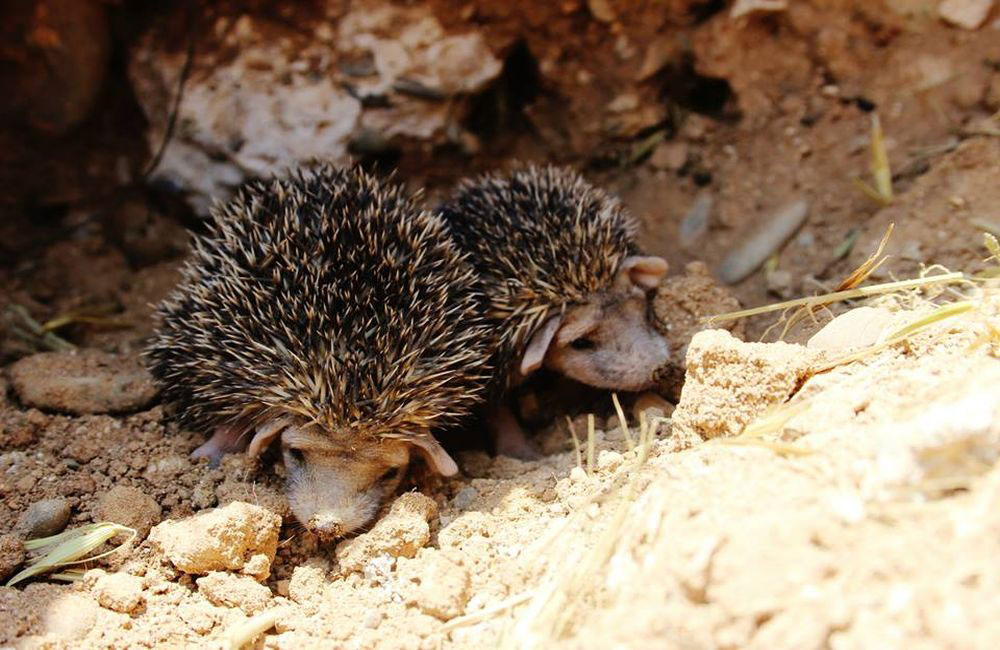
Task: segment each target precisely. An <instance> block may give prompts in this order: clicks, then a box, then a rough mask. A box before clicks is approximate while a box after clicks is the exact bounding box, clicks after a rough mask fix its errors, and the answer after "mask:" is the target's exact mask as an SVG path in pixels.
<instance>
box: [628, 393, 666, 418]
mask: <svg viewBox="0 0 1000 650" xmlns="http://www.w3.org/2000/svg"><path fill="white" fill-rule="evenodd" d="M673 412H674V405H673V404H671V403H670V402H668V401H667V400H665V399H663V398H662V397H660V396H659V395H657V394H656V393H654V392H651V391H647V392H645V393H643V394H641V395H639V397H637V398H636V400H635V403H634V404H633V405H632V413H633V414H634V415H635V419H636V421H637V422H641V421H642V420H641V415H642V414H643V413H645V414H646V419H647V421H651V420H652V419H653V418H665V417H670V414H671V413H673Z"/></svg>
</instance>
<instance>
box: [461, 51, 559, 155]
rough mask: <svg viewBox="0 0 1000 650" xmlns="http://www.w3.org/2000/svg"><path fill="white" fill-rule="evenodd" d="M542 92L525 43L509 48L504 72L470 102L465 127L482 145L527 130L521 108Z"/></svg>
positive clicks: (536, 66)
mask: <svg viewBox="0 0 1000 650" xmlns="http://www.w3.org/2000/svg"><path fill="white" fill-rule="evenodd" d="M540 92H541V76H540V75H539V72H538V61H537V60H536V59H535V57H534V55H532V53H531V50H529V49H528V46H527V45H525V44H524V42H518V43H517V44H516V45H514V47H512V48H511V50H510V52H509V53H508V54H507V58H506V59H505V60H504V64H503V70H502V71H501V72H500V76H499V77H497V79H496V81H494V82H493V83H492V84H490V86H489V87H488V88H487V89H486V90H484V91H483V92H481V93H479V94H478V95H476V96H475V97H473V98H472V100H471V101H470V102H469V112H468V114H467V116H466V119H465V128H466V129H468V130H469V131H470V132H472V133H474V134H476V135H477V136H479V137H480V138H481V139H482V140H483V141H484V142H488V141H489V140H491V139H494V138H496V137H497V136H499V135H501V134H503V135H504V136H505V137H507V136H509V135H510V133H511V132H512V131H519V130H523V129H525V128H527V127H528V120H527V118H526V117H525V115H524V108H525V107H526V106H527V105H529V104H530V103H531V102H533V101H534V100H535V99H536V98H537V97H538V95H539V93H540Z"/></svg>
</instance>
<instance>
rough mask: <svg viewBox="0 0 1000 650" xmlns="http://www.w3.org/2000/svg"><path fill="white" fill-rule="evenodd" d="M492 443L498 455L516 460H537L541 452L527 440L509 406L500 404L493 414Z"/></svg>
mask: <svg viewBox="0 0 1000 650" xmlns="http://www.w3.org/2000/svg"><path fill="white" fill-rule="evenodd" d="M492 419H493V435H494V444H495V445H496V452H497V455H498V456H510V457H511V458H517V459H518V460H538V459H539V458H541V456H542V455H541V454H539V453H538V451H536V450H535V448H534V447H532V446H531V443H529V442H528V436H527V434H526V433H525V432H524V429H522V428H521V424H520V423H519V422H518V421H517V418H515V417H514V413H513V412H512V411H511V410H510V408H508V407H506V406H502V407H500V408H498V409H497V410H496V412H495V413H494V414H493V418H492Z"/></svg>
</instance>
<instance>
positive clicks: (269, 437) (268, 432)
mask: <svg viewBox="0 0 1000 650" xmlns="http://www.w3.org/2000/svg"><path fill="white" fill-rule="evenodd" d="M288 425H289V422H288V420H286V419H285V418H278V419H277V420H271V421H270V422H267V423H265V424H262V425H260V426H259V427H257V433H255V434H254V437H253V440H251V441H250V446H249V447H247V455H248V456H250V457H251V458H256V457H257V456H260V455H261V454H262V453H264V451H265V450H266V449H267V448H268V447H270V446H271V443H272V442H274V440H275V438H277V437H278V436H279V435H280V434H281V432H282V431H284V430H285V429H286V428H287V427H288Z"/></svg>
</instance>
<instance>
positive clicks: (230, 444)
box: [191, 425, 249, 467]
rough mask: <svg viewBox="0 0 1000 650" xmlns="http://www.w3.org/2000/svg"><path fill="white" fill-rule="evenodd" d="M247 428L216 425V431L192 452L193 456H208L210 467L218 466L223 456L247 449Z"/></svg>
mask: <svg viewBox="0 0 1000 650" xmlns="http://www.w3.org/2000/svg"><path fill="white" fill-rule="evenodd" d="M245 432H246V430H245V429H243V428H241V427H237V426H232V425H220V426H217V427H215V433H213V434H212V437H211V438H209V439H208V441H207V442H206V443H204V444H203V445H201V446H200V447H198V448H197V449H195V450H194V451H192V452H191V458H207V459H208V465H209V467H218V466H219V463H221V462H222V457H223V456H225V455H226V454H232V453H236V452H238V451H243V450H244V449H246V446H247V443H248V442H249V441H248V440H247V439H246V436H244V435H243V434H244V433H245Z"/></svg>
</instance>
